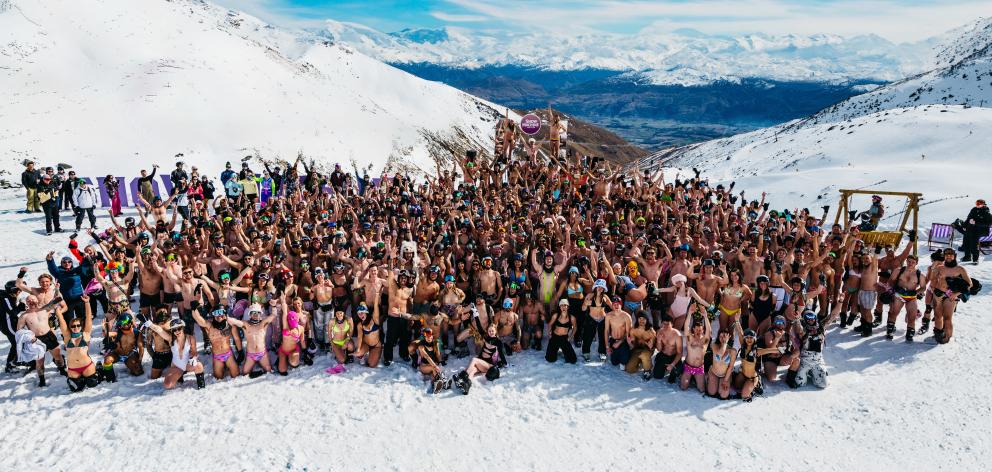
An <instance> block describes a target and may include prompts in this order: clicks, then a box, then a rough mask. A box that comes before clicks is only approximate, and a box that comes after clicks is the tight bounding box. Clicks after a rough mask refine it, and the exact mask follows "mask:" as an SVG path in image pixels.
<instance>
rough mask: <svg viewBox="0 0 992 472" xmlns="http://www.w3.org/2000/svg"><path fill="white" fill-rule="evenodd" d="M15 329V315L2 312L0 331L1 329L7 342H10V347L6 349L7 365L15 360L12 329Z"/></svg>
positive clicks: (15, 350) (15, 353)
mask: <svg viewBox="0 0 992 472" xmlns="http://www.w3.org/2000/svg"><path fill="white" fill-rule="evenodd" d="M16 329H17V315H15V314H12V313H4V314H3V319H2V320H0V331H3V335H4V336H6V337H7V342H9V343H10V349H9V350H8V351H7V365H11V364H13V363H14V362H17V343H16V342H15V341H16V339H14V330H16Z"/></svg>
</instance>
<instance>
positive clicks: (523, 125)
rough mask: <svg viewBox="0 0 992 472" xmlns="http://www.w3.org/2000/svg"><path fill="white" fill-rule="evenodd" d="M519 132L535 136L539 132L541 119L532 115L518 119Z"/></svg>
mask: <svg viewBox="0 0 992 472" xmlns="http://www.w3.org/2000/svg"><path fill="white" fill-rule="evenodd" d="M520 130H521V131H523V132H524V134H527V135H530V136H533V135H535V134H537V132H538V131H541V117H539V116H537V115H535V114H533V113H528V114H526V115H524V116H523V117H521V118H520Z"/></svg>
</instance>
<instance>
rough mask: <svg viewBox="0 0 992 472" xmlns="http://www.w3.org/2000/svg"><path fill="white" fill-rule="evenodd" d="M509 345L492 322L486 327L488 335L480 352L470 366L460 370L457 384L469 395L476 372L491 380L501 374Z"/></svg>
mask: <svg viewBox="0 0 992 472" xmlns="http://www.w3.org/2000/svg"><path fill="white" fill-rule="evenodd" d="M506 356H507V346H506V344H504V343H503V342H502V341H501V340H500V339H499V337H498V336H497V330H496V325H494V324H491V325H489V328H487V329H486V335H485V336H484V337H483V338H482V346H481V347H480V349H479V354H478V355H477V356H476V357H474V358H472V360H471V361H469V363H468V367H467V368H466V369H465V370H463V371H461V372H459V373H458V374H457V375H456V376H455V379H454V382H455V385H457V386H458V388H459V389H460V390H461V391H462V393H463V394H465V395H468V391H469V388H470V387H471V386H472V377H474V376H475V375H476V374H483V375H485V376H486V380H489V381H490V382H492V381H494V380H496V379H498V378H499V376H500V369H502V368H505V367H506Z"/></svg>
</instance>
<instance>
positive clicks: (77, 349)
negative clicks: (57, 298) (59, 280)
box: [55, 295, 100, 392]
mask: <svg viewBox="0 0 992 472" xmlns="http://www.w3.org/2000/svg"><path fill="white" fill-rule="evenodd" d="M80 300H81V301H82V302H83V306H84V307H85V309H86V317H85V318H84V319H82V320H80V319H79V318H73V319H72V320H71V321H69V324H68V325H67V324H66V322H65V311H66V305H65V302H62V303H59V304H58V306H56V307H55V315H56V316H58V319H59V329H61V330H62V343H63V345H64V346H65V354H66V359H65V362H66V367H67V368H68V372H67V374H66V377H67V379H66V380H67V382H68V384H69V390H70V391H72V392H81V391H83V390H85V389H86V387H89V388H93V387H96V386H97V385H98V384H99V383H100V380H99V379H98V378H97V376H96V364H95V363H94V362H93V358H92V357H90V338H91V337H92V334H93V333H92V331H93V310H92V309H90V297H89V296H87V295H83V296H82V297H81V298H80Z"/></svg>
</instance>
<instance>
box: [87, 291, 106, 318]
mask: <svg viewBox="0 0 992 472" xmlns="http://www.w3.org/2000/svg"><path fill="white" fill-rule="evenodd" d="M97 307H100V308H101V309H102V310H103V311H97ZM109 308H110V301H109V300H107V292H105V291H103V290H101V291H99V292H97V293H92V294H90V311H91V312H92V313H93V317H94V318H96V316H97V314H98V313H104V314H105V313H107V309H109Z"/></svg>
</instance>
